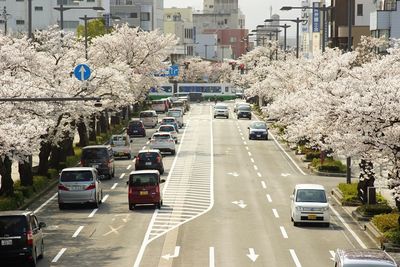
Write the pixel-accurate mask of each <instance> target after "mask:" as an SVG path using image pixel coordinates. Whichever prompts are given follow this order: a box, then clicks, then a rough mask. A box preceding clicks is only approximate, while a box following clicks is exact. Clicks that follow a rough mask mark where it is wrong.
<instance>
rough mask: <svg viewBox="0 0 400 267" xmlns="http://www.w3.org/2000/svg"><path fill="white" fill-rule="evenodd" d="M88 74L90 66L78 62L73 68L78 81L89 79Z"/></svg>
mask: <svg viewBox="0 0 400 267" xmlns="http://www.w3.org/2000/svg"><path fill="white" fill-rule="evenodd" d="M90 74H91V71H90V68H89V66H88V65H86V64H79V65H78V66H76V67H75V69H74V75H75V77H76V78H77V79H78V80H80V81H86V80H87V79H89V77H90Z"/></svg>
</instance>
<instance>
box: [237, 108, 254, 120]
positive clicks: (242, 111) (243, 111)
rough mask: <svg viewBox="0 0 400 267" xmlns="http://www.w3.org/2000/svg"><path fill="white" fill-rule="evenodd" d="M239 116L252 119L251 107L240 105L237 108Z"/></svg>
mask: <svg viewBox="0 0 400 267" xmlns="http://www.w3.org/2000/svg"><path fill="white" fill-rule="evenodd" d="M237 118H238V119H240V118H248V119H249V120H251V107H250V106H239V107H238V109H237Z"/></svg>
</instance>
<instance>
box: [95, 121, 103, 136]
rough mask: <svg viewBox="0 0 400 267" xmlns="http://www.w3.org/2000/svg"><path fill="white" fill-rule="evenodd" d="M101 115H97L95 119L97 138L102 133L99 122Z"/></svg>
mask: <svg viewBox="0 0 400 267" xmlns="http://www.w3.org/2000/svg"><path fill="white" fill-rule="evenodd" d="M100 116H101V115H98V116H97V117H96V136H99V135H100V134H101V131H102V129H101V122H100V118H101V117H100ZM95 141H96V139H95Z"/></svg>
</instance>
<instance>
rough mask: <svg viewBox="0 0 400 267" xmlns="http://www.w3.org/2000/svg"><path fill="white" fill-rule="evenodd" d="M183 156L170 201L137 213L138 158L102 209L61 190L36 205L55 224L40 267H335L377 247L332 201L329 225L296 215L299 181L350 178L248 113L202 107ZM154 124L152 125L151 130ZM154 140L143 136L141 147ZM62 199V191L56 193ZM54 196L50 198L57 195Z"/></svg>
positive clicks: (172, 165)
mask: <svg viewBox="0 0 400 267" xmlns="http://www.w3.org/2000/svg"><path fill="white" fill-rule="evenodd" d="M185 123H186V127H185V128H184V129H183V131H181V132H180V134H179V138H180V139H181V142H180V145H179V149H178V153H177V155H176V157H172V156H166V157H165V158H164V164H165V169H166V173H165V174H164V175H163V176H164V178H166V179H167V182H166V183H165V184H164V187H163V192H164V206H163V208H162V209H161V210H160V211H158V210H155V209H154V208H153V207H142V208H139V209H137V210H134V211H129V209H128V203H127V188H126V185H125V182H126V177H127V174H128V173H129V172H130V171H131V170H133V168H134V167H133V162H132V161H131V160H117V161H116V167H117V169H116V177H115V178H114V179H113V180H111V181H104V182H103V188H104V189H103V195H104V200H105V201H104V203H103V204H102V205H101V206H100V208H99V209H98V210H93V209H92V208H82V207H76V208H73V209H68V210H63V211H60V210H59V209H58V206H57V199H56V195H55V193H56V190H55V189H54V191H52V192H50V193H49V194H48V195H47V196H44V197H43V199H42V200H40V201H38V203H37V204H36V205H34V206H33V207H31V208H32V209H37V208H39V206H41V205H42V204H43V203H45V204H46V205H44V206H42V207H41V208H40V210H38V211H37V214H38V217H39V219H40V220H41V221H44V222H46V223H47V225H48V227H47V228H46V230H45V233H46V236H45V245H46V250H45V257H44V259H43V260H40V261H39V266H121V267H124V266H127V267H132V266H210V267H214V266H296V267H299V266H307V267H308V266H311V267H312V266H318V267H320V266H331V265H333V262H332V260H331V258H332V256H333V251H334V250H335V249H336V248H351V247H356V248H360V247H374V244H373V243H372V242H371V241H370V240H369V238H368V237H366V236H365V234H364V233H363V231H362V230H361V229H360V228H359V227H358V225H356V224H355V223H353V222H352V221H351V220H350V218H349V217H348V215H347V214H345V213H344V212H343V211H342V210H341V209H340V207H338V206H336V205H334V204H333V203H334V201H331V203H332V210H334V212H332V217H331V220H332V223H331V226H330V227H329V228H325V227H321V226H310V225H302V226H300V227H294V226H293V223H292V222H291V221H290V215H289V210H290V199H289V196H290V194H291V192H292V191H293V188H294V186H295V184H297V183H320V184H323V185H324V186H325V187H326V188H327V189H328V190H329V189H330V188H332V187H334V186H336V185H337V184H338V183H339V182H342V181H343V178H332V177H317V176H310V175H305V173H304V172H303V170H302V169H301V168H298V166H297V164H295V163H296V162H295V161H294V162H293V161H292V160H291V159H290V158H289V157H288V156H287V155H286V154H285V152H284V151H283V150H282V148H281V147H279V146H278V144H277V143H276V142H275V141H274V140H271V138H270V140H268V141H253V140H248V134H247V131H248V130H247V126H248V125H249V123H250V122H249V121H248V120H237V119H236V118H235V117H234V114H233V113H231V116H230V118H229V119H213V117H212V105H210V104H209V103H201V104H195V105H192V109H191V111H190V112H189V113H188V114H187V115H186V116H185ZM153 131H154V130H149V131H148V136H149V135H150V134H151V132H153ZM146 142H147V139H145V138H135V140H134V144H133V151H134V152H137V151H138V150H139V149H141V148H142V147H143V146H145V145H146ZM51 197H53V198H51ZM49 199H50V200H49Z"/></svg>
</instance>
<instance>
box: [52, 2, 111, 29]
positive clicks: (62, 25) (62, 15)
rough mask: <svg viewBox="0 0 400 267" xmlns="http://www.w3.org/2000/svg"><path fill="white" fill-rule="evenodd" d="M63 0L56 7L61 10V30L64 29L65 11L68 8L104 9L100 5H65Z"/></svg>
mask: <svg viewBox="0 0 400 267" xmlns="http://www.w3.org/2000/svg"><path fill="white" fill-rule="evenodd" d="M63 2H64V0H61V3H60V6H59V7H55V8H54V9H55V10H58V11H60V29H61V30H63V29H64V11H66V10H71V9H79V10H96V11H102V10H104V8H103V7H98V6H93V7H88V6H82V7H78V6H67V7H64V4H63Z"/></svg>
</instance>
